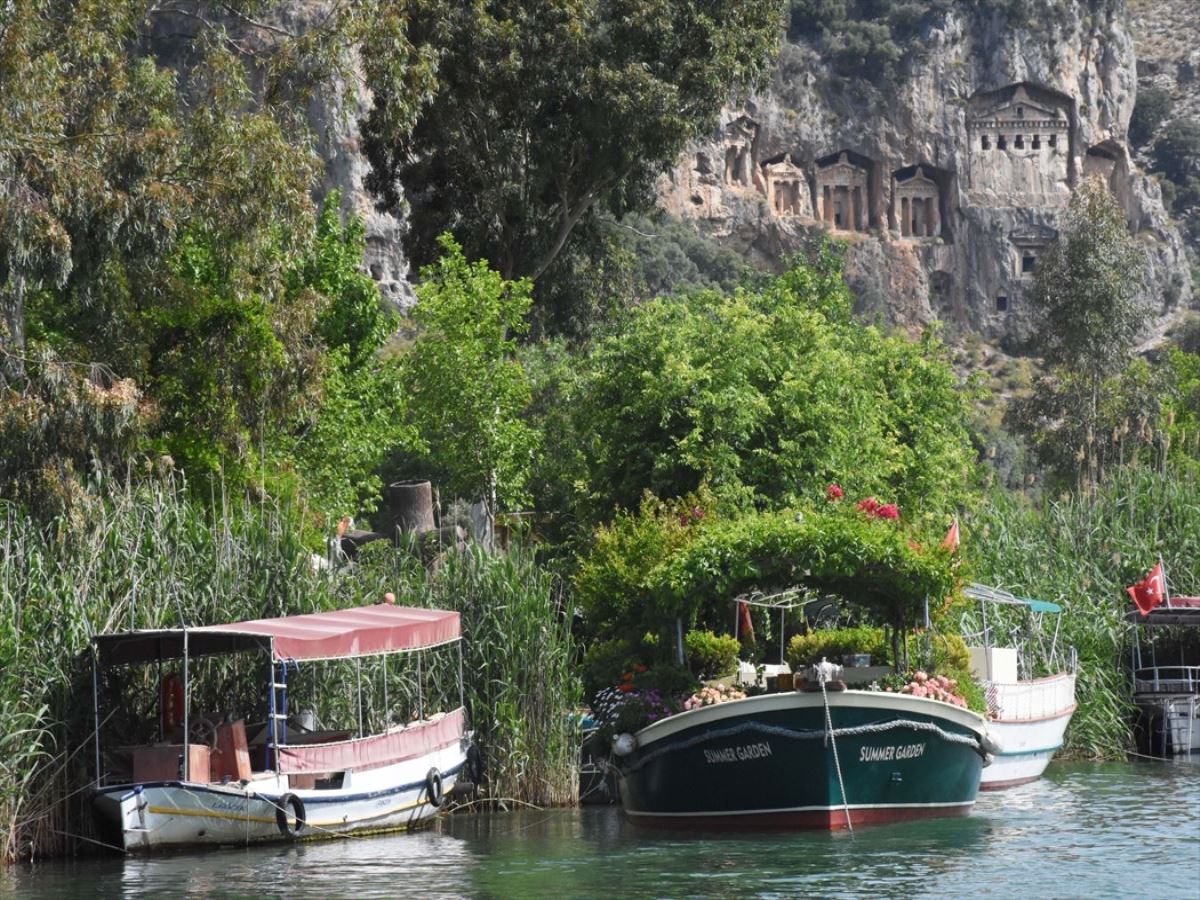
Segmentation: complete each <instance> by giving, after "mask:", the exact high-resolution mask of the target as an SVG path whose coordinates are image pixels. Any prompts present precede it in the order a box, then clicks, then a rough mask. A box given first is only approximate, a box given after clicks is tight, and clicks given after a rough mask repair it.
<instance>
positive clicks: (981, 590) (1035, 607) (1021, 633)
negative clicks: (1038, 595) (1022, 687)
mask: <svg viewBox="0 0 1200 900" xmlns="http://www.w3.org/2000/svg"><path fill="white" fill-rule="evenodd" d="M963 595H964V596H965V597H969V598H970V599H972V600H978V601H979V612H980V616H981V618H982V631H981V632H980V633H979V634H978V635H975V634H971V633H969V630H968V629H967V628H965V627H964V628H963V633H964V637H976V636H977V637H978V638H979V640H980V641H981V643H982V644H983V646H984V647H985V648H987V649H991V648H992V646H994V645H993V642H992V628H991V626H989V625H988V617H987V606H988V604H989V603H995V604H997V605H1000V606H1015V607H1019V608H1022V609H1024V610H1025V611H1026V612H1028V613H1029V617H1030V619H1031V621H1032V625H1033V627H1032V628H1022V627H1019V626H1017V627H1013V628H1010V629H1009V631H1008V634H1007V635H1006V637H1007V638H1008V640H1009V642H1010V643H1012V644H1020V643H1024V644H1026V645H1027V646H1028V647H1029V649H1030V650H1031V651H1032V650H1038V651H1042V650H1044V645H1042V641H1041V636H1042V635H1043V634H1044V629H1043V628H1042V621H1043V619H1042V617H1043V616H1044V615H1045V614H1047V613H1048V614H1050V615H1053V616H1056V617H1058V618H1055V620H1054V632H1053V634H1052V636H1051V638H1050V649H1049V651H1047V652H1045V653H1042V654H1040V655H1042V656H1043V658H1044V659H1045V661H1046V664H1047V665H1048V666H1049V667H1050V668H1051V669H1054V668H1055V667H1058V668H1061V667H1062V665H1063V663H1062V661H1060V660H1059V658H1058V636H1059V630H1060V629H1061V627H1062V619H1061V617H1059V616H1060V614H1061V613H1062V607H1061V606H1059V605H1058V604H1057V603H1051V602H1049V601H1048V600H1033V599H1031V598H1029V597H1019V596H1017V595H1016V594H1014V593H1012V592H1011V591H1006V590H1004V589H1003V588H998V587H992V586H991V585H986V584H976V583H972V584H969V585H967V586H966V587H965V588H963ZM1037 655H1039V654H1035V653H1032V652H1031V653H1025V654H1022V655H1021V657H1020V658H1021V659H1022V660H1024V661H1025V666H1026V668H1027V669H1030V671H1027V672H1026V673H1025V675H1026V677H1028V678H1033V677H1034V673H1033V671H1032V670H1031V667H1032V660H1033V659H1034V657H1035V656H1037ZM1073 656H1074V651H1072V657H1073ZM1071 667H1072V669H1073V668H1074V659H1073V658H1072V661H1071Z"/></svg>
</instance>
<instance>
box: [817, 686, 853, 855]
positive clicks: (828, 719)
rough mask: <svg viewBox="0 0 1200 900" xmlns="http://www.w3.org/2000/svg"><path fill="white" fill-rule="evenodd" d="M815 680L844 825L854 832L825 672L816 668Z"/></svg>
mask: <svg viewBox="0 0 1200 900" xmlns="http://www.w3.org/2000/svg"><path fill="white" fill-rule="evenodd" d="M817 681H819V682H821V699H822V700H823V701H825V731H826V732H828V733H829V742H830V744H832V745H833V767H834V769H836V770H837V777H838V790H840V791H841V792H842V809H844V810H845V811H846V827H847V828H848V829H849V830H850V833H851V834H854V823H853V822H851V821H850V801H849V800H847V799H846V783H845V782H844V781H842V763H841V760H839V759H838V752H837V734H836V732H834V730H833V715H832V714H831V713H830V712H829V694H828V693H826V691H825V673H824V672H822V671H820V670H819V669H818V674H817Z"/></svg>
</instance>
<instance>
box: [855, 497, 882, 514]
mask: <svg viewBox="0 0 1200 900" xmlns="http://www.w3.org/2000/svg"><path fill="white" fill-rule="evenodd" d="M858 509H859V510H861V511H862V512H865V513H866V514H867V515H868V516H874V515H875V510H877V509H879V501H878V500H876V499H875V498H874V497H868V498H867V499H866V500H860V501H858Z"/></svg>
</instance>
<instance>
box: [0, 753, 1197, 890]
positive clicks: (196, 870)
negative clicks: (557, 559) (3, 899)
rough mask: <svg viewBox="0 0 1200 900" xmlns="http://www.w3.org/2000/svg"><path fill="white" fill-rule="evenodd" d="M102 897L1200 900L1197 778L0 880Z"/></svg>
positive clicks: (592, 811) (517, 816) (503, 831)
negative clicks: (685, 828)
mask: <svg viewBox="0 0 1200 900" xmlns="http://www.w3.org/2000/svg"><path fill="white" fill-rule="evenodd" d="M0 894H9V895H15V896H21V897H31V898H54V900H66V898H73V897H78V898H89V900H91V898H98V897H165V896H180V895H191V896H207V897H261V896H280V895H287V896H289V897H353V898H367V897H403V896H419V897H487V898H491V897H497V898H501V897H504V898H507V897H516V898H537V897H550V898H556V900H565V898H574V897H589V898H592V897H596V898H600V897H619V898H635V897H794V896H848V897H849V896H868V895H869V896H872V897H891V896H897V897H900V896H903V897H920V896H955V897H967V896H973V895H986V896H992V897H1013V896H1034V897H1089V898H1090V897H1102V896H1116V895H1121V896H1140V897H1154V898H1171V897H1181V898H1182V897H1191V898H1195V897H1200V763H1196V762H1180V763H1163V762H1158V763H1137V764H1127V763H1120V764H1105V765H1089V764H1076V763H1069V764H1054V765H1051V767H1050V768H1049V770H1048V771H1047V773H1046V776H1045V778H1043V780H1041V781H1039V782H1036V783H1034V784H1030V785H1024V786H1021V787H1017V788H1014V789H1012V790H1009V791H1004V792H999V793H983V794H980V797H979V802H978V803H977V804H976V806H975V810H974V812H973V813H972V814H971V816H970V817H969V818H966V819H942V820H926V821H922V822H915V823H903V824H897V825H882V826H873V827H870V828H866V827H864V828H860V829H859V830H858V831H857V832H856V833H854V834H853V835H850V834H846V833H844V832H842V833H837V834H828V833H817V832H799V833H773V832H767V833H757V834H737V835H733V834H715V833H710V834H688V833H678V832H664V831H659V830H647V829H643V828H638V827H635V826H633V825H630V824H629V823H628V822H626V821H625V820H624V819H623V817H622V816H621V813H620V811H619V810H618V809H615V808H613V807H587V808H584V809H581V810H546V811H539V810H525V811H523V812H515V813H504V814H488V815H473V816H465V815H460V816H454V817H450V818H447V819H443V820H442V821H440V822H439V823H438V824H437V825H436V826H435V827H434V828H432V829H430V830H428V831H423V832H420V833H415V834H401V835H394V836H383V837H363V838H354V839H345V840H339V841H321V842H314V843H302V844H297V845H292V846H276V847H265V848H255V849H231V850H217V851H208V852H204V853H177V854H172V855H168V856H161V857H152V858H132V857H131V858H119V857H109V858H102V859H88V860H82V861H77V862H62V861H59V862H49V863H39V864H36V865H23V866H20V867H18V868H16V869H14V870H11V871H9V872H7V873H5V872H0Z"/></svg>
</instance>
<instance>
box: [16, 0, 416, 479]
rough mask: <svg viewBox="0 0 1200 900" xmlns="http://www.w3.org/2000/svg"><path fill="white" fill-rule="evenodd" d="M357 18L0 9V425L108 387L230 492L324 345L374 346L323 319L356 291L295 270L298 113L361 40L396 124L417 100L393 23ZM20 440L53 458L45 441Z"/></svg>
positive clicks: (312, 227) (307, 229) (311, 173)
mask: <svg viewBox="0 0 1200 900" xmlns="http://www.w3.org/2000/svg"><path fill="white" fill-rule="evenodd" d="M375 5H376V4H375V3H374V2H367V0H364V2H347V3H341V4H336V5H334V6H333V7H332V8H330V9H328V10H325V11H323V12H321V13H320V14H319V15H313V16H312V17H311V18H309V19H307V20H306V18H305V16H306V15H307V13H304V12H302V13H301V14H300V15H291V14H290V13H289V10H290V9H291V8H292V5H291V4H285V3H282V2H268V0H222V2H194V0H113V2H83V3H80V2H68V0H12V2H10V3H7V4H4V5H2V6H0V313H2V315H0V385H2V384H7V385H8V386H10V387H11V388H12V390H11V391H10V392H8V393H4V394H0V403H4V404H7V406H5V408H3V409H0V416H9V415H11V416H12V417H14V419H19V418H20V416H21V415H24V414H25V413H27V412H29V409H28V406H29V404H30V403H33V402H34V398H40V399H38V400H37V402H39V403H50V402H53V403H58V404H60V406H61V409H59V410H50V412H49V417H50V418H53V417H54V416H55V415H59V414H61V415H67V416H70V415H74V414H73V412H72V410H73V409H74V404H75V403H76V400H77V399H78V398H83V400H87V398H89V397H93V398H94V397H97V396H100V395H99V394H97V393H96V392H97V391H101V392H106V393H105V396H107V395H108V393H110V392H111V391H112V390H113V388H114V387H115V386H116V385H118V384H121V385H127V388H128V389H127V390H126V389H124V388H123V389H122V396H125V395H128V396H134V395H136V396H137V397H138V398H139V399H140V401H141V406H140V410H141V414H140V415H139V416H137V417H135V418H136V424H137V425H138V426H139V428H138V429H137V431H138V434H139V435H140V438H139V441H140V440H141V439H143V438H145V437H146V435H149V436H150V437H151V438H153V441H154V443H153V445H152V446H153V447H154V448H156V449H158V450H162V451H167V452H169V453H170V454H171V455H172V456H173V457H174V458H175V462H176V463H178V464H181V465H184V466H186V467H187V468H188V470H189V472H190V473H194V474H206V473H211V474H215V473H220V474H221V475H222V476H223V477H226V478H227V479H228V480H230V481H233V482H237V481H238V480H239V479H240V478H241V477H242V476H245V477H246V478H247V479H249V478H251V477H252V476H254V477H255V478H256V479H257V477H259V476H260V474H261V473H262V472H263V470H264V465H265V460H264V458H263V457H264V453H266V452H267V451H268V449H269V448H270V447H271V446H272V444H273V442H274V441H275V440H276V439H277V438H279V437H280V436H281V435H284V436H286V435H289V434H291V433H292V432H293V431H294V430H295V429H296V428H297V422H302V423H305V424H307V425H311V423H312V422H313V421H314V420H315V417H316V415H317V411H318V410H317V408H318V407H319V405H320V402H321V401H322V398H323V397H325V396H326V395H325V393H324V392H323V390H322V378H323V376H324V374H325V373H326V372H327V371H329V367H330V365H338V366H342V365H343V363H339V362H336V361H332V360H331V359H329V358H326V356H325V354H326V352H327V351H328V350H329V348H330V347H331V346H339V345H340V346H343V347H344V355H345V356H346V363H345V365H361V364H362V363H363V354H366V355H368V356H369V355H370V354H371V353H373V352H374V346H375V345H374V344H372V340H373V339H374V337H373V336H372V335H368V334H359V335H350V334H345V335H339V333H338V332H339V330H342V325H340V324H338V323H337V322H334V321H330V320H329V319H328V318H326V317H324V311H325V310H326V308H327V307H328V306H329V304H330V303H334V309H340V308H342V306H341V305H339V304H340V303H341V302H342V301H345V299H346V298H344V297H342V298H340V299H339V297H338V295H339V294H341V293H342V292H352V291H358V295H357V297H358V299H357V301H356V302H357V303H358V304H359V305H360V306H362V305H364V304H365V305H366V306H368V307H369V306H370V304H372V303H374V304H378V297H377V296H376V295H374V294H371V295H369V296H368V295H367V294H364V293H363V292H362V290H361V288H362V285H361V283H360V282H359V281H356V280H355V279H354V278H343V279H342V280H341V281H340V282H337V283H334V282H331V281H329V280H328V279H325V280H324V281H320V283H317V282H318V281H319V280H320V278H321V277H322V276H321V275H320V273H319V272H317V270H316V268H314V267H312V266H310V267H309V268H310V269H311V274H312V276H313V277H312V278H311V279H308V280H307V281H306V279H305V278H304V277H298V276H297V275H296V267H297V266H298V265H300V264H302V263H303V262H304V261H305V260H306V259H307V258H308V256H309V253H310V250H311V248H312V247H313V243H314V241H316V240H317V234H316V232H317V228H316V225H317V221H316V216H315V215H314V209H313V200H312V190H313V188H314V186H315V184H316V179H317V175H318V164H319V160H318V159H317V156H316V154H315V152H314V149H313V143H312V140H311V134H310V133H309V131H308V129H307V127H306V125H305V123H304V121H303V117H302V116H301V115H298V114H297V109H302V108H303V106H302V104H301V103H299V102H298V101H302V100H304V99H305V97H306V96H307V94H308V93H309V92H310V91H311V90H313V89H314V87H316V86H320V85H322V84H325V83H327V82H329V81H331V80H335V79H333V76H335V75H346V74H348V73H350V72H351V71H352V69H353V63H354V59H353V57H352V55H351V54H349V53H347V51H346V47H347V46H348V45H349V44H350V43H352V42H354V41H357V40H359V39H361V38H365V37H369V39H370V40H371V41H373V42H375V43H374V44H372V45H371V46H372V47H373V48H376V47H377V46H378V44H379V42H382V43H384V44H387V43H388V42H389V40H391V44H390V45H389V46H390V47H391V49H392V51H393V52H392V54H391V55H390V56H389V57H388V62H387V63H386V64H383V63H377V62H373V63H372V71H374V72H375V76H376V80H377V82H379V83H384V84H388V85H389V86H390V87H389V91H390V96H392V97H393V98H394V107H393V108H394V109H395V110H397V111H398V113H397V114H400V113H402V112H403V111H404V110H406V109H407V110H411V108H412V107H413V106H414V105H415V103H416V102H417V100H418V99H419V97H420V96H423V95H424V93H427V91H428V76H429V67H428V66H425V65H422V62H421V59H420V57H419V55H417V54H412V55H407V54H406V49H407V45H406V44H404V42H403V40H402V38H403V33H402V32H403V22H402V19H401V18H400V17H398V16H396V15H394V14H390V13H389V14H388V15H384V16H374V15H373V14H372V9H373V7H374V6H375ZM297 22H299V23H300V24H299V25H297V24H296V23H297ZM378 58H379V54H377V53H376V54H373V55H372V60H376V59H378ZM324 249H326V250H329V249H330V244H329V243H328V242H326V243H325V245H324ZM359 252H361V247H359ZM344 262H345V260H340V261H339V262H338V265H335V266H332V267H330V266H327V267H326V268H327V269H328V270H329V271H334V270H338V271H344V266H342V265H341V264H342V263H344ZM358 264H359V261H354V262H353V264H352V265H353V266H355V267H356V266H357V265H358ZM317 268H319V267H317ZM335 301H336V302H335ZM367 318H369V317H367ZM357 321H358V322H360V323H363V322H365V321H366V318H364V317H363V316H361V315H359V316H358V317H357ZM372 327H373V326H372ZM364 348H365V349H364ZM47 354H49V356H47ZM42 359H49V360H50V362H49V363H48V364H43V363H42V362H41V360H42ZM30 360H32V364H31V365H30V364H27V361H30ZM67 378H72V379H75V381H76V382H77V383H76V384H74V385H73V386H70V387H66V388H64V387H63V385H64V384H65V381H64V379H67ZM37 379H52V380H53V381H55V384H50V383H45V384H37V383H33V382H34V381H35V380H37ZM54 398H58V399H57V400H55V399H54ZM103 412H104V411H103V410H98V411H97V415H100V414H101V413H103ZM132 424H133V423H132V421H131V425H132ZM130 433H132V432H131V431H130V429H125V430H123V431H122V435H125V436H128V435H129V434H130ZM47 440H49V437H47ZM111 444H112V448H114V449H115V448H118V447H119V448H121V449H122V451H124V450H126V449H128V446H129V441H128V440H127V439H126V437H122V439H121V440H116V439H114V440H112V441H111ZM37 446H39V447H40V448H41V452H43V453H44V455H45V458H46V460H48V461H49V462H51V463H53V462H54V460H55V459H56V452H55V450H54V448H53V446H52V442H51V443H47V444H42V443H38V445H37ZM61 449H62V453H61V454H59V455H60V456H62V457H64V458H73V457H72V454H73V452H74V451H73V448H72V447H71V446H70V445H69V443H68V441H67V440H66V439H64V442H63V446H62V448H61ZM108 449H109V448H107V447H103V446H101V447H98V448H97V450H96V453H94V454H93V456H92V459H93V460H95V461H96V464H95V465H92V464H91V462H89V467H90V468H92V469H98V468H101V467H102V466H101V465H100V463H101V462H108V461H111V459H112V456H111V454H110V453H108V452H107V451H108ZM140 449H142V450H143V451H144V450H148V449H151V446H147V445H146V444H145V443H142V444H141V446H140ZM78 474H80V475H82V474H83V472H82V471H81V470H80V471H78Z"/></svg>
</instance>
